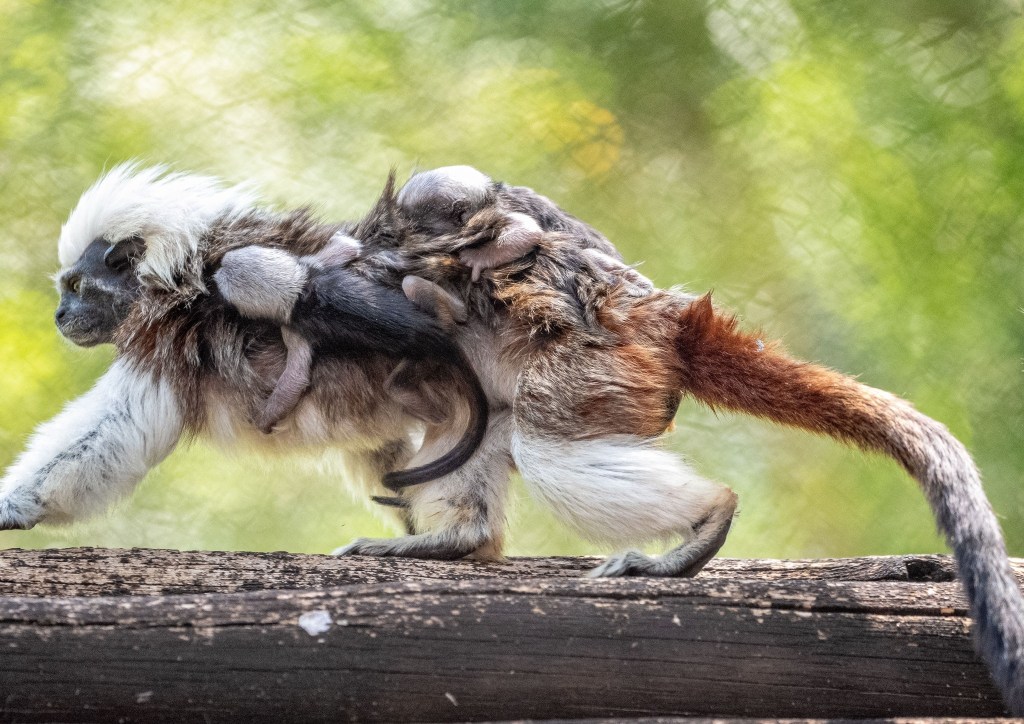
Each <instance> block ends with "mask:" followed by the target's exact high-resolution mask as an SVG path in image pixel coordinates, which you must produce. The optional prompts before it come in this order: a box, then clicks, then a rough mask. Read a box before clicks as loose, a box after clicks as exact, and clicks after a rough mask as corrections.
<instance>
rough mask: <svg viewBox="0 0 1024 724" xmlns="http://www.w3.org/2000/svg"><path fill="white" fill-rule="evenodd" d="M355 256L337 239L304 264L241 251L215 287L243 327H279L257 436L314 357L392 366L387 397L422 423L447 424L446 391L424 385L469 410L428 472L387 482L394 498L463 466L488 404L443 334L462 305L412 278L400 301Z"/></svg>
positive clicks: (351, 245)
mask: <svg viewBox="0 0 1024 724" xmlns="http://www.w3.org/2000/svg"><path fill="white" fill-rule="evenodd" d="M359 249H360V246H359V242H358V241H356V240H355V239H352V238H351V237H348V236H345V235H344V234H336V235H335V236H334V237H333V238H332V239H331V241H330V243H329V244H328V245H327V246H326V247H325V248H324V249H322V250H321V251H320V252H318V253H316V254H314V255H311V256H304V257H297V256H295V255H293V254H289V253H288V252H286V251H282V250H280V249H272V248H268V247H262V246H255V245H253V246H244V247H241V248H238V249H233V250H232V251H229V252H227V253H226V254H225V255H224V257H223V259H222V261H221V265H220V268H219V269H218V270H217V272H216V273H215V274H214V275H213V279H214V282H215V283H216V285H217V290H218V291H219V293H220V295H221V296H222V297H223V298H224V300H225V301H227V302H228V303H229V304H231V305H232V306H234V307H235V308H236V309H237V310H238V312H239V313H240V314H241V315H242V316H243V317H248V318H251V319H261V320H266V321H270V322H273V323H274V324H278V325H280V327H281V336H282V339H283V341H284V345H285V348H286V350H287V357H286V361H285V367H284V371H283V372H282V373H281V376H280V378H279V379H278V381H277V383H276V385H275V387H274V390H273V392H272V393H271V394H270V397H269V398H268V399H267V402H266V405H265V407H264V409H263V412H262V413H261V415H260V417H259V419H258V420H257V421H256V424H257V426H258V427H259V429H260V430H262V431H263V432H266V433H269V432H271V431H272V430H273V428H274V426H275V425H277V424H278V423H279V422H280V421H281V420H283V419H284V418H285V417H287V416H288V415H289V414H290V413H291V412H292V411H293V410H294V409H295V407H296V406H297V405H298V404H299V401H300V399H301V398H302V395H303V393H304V392H305V391H306V390H307V389H308V387H309V384H310V370H311V367H312V364H313V357H314V353H330V354H346V355H352V354H360V353H367V352H373V353H383V354H386V355H389V356H393V357H396V358H398V359H399V360H400V361H399V363H398V366H397V367H396V368H395V370H394V372H393V373H392V374H391V376H390V377H389V379H388V381H387V383H386V389H387V392H388V394H389V395H390V396H391V397H392V399H395V400H396V401H397V402H398V403H399V404H400V405H401V406H402V408H403V409H405V410H406V411H407V412H408V413H409V414H411V415H412V416H414V417H416V418H417V419H420V420H423V421H424V422H428V423H433V424H441V423H443V422H444V421H445V420H446V419H447V418H448V417H449V415H448V411H447V410H446V409H445V408H446V407H447V406H448V405H450V400H448V399H445V396H444V391H445V386H444V385H441V386H438V385H436V384H432V383H435V382H439V381H444V380H447V379H450V380H451V381H452V382H454V383H455V386H456V387H457V388H460V389H461V391H462V392H463V394H464V395H465V397H466V399H467V401H468V403H469V408H470V415H469V422H468V425H467V427H466V431H465V433H464V434H463V436H462V438H461V439H460V440H459V441H458V443H456V445H455V447H453V448H452V449H451V450H450V451H449V452H448V453H446V454H445V455H442V456H441V457H440V458H438V459H437V460H434V461H433V462H430V463H427V464H425V465H422V466H420V467H417V468H412V469H408V470H400V471H392V472H389V473H387V474H386V475H385V476H384V481H383V482H384V485H385V487H387V488H389V489H391V490H400V489H401V488H403V487H406V486H409V485H416V484H419V483H423V482H426V481H428V480H433V479H435V478H438V477H441V476H443V475H446V474H448V473H450V472H452V471H453V470H456V469H457V468H459V467H460V466H461V465H462V464H463V463H464V462H466V460H468V459H469V457H470V456H471V455H472V454H473V452H474V451H475V450H476V448H477V447H478V446H479V445H480V442H481V440H482V439H483V435H484V432H485V430H486V429H487V420H488V406H487V399H486V396H485V394H484V391H483V388H482V387H481V385H480V381H479V379H478V378H477V376H476V374H475V373H474V372H473V370H472V368H471V367H470V365H469V363H468V361H467V360H466V358H465V356H464V355H463V354H462V352H461V351H460V350H459V348H458V347H457V346H456V345H455V343H454V342H453V341H452V340H451V338H450V336H449V334H448V332H449V330H450V329H451V328H452V327H453V325H454V324H456V323H458V322H462V321H465V319H466V310H465V306H464V305H463V303H462V302H461V301H460V300H458V299H456V298H455V297H453V296H452V295H450V294H449V293H448V292H446V291H444V290H443V289H442V288H441V287H439V286H437V285H436V284H434V283H432V282H429V281H427V280H426V279H422V278H420V277H413V276H407V277H405V278H404V280H403V282H402V291H399V290H397V289H392V288H390V287H386V286H384V285H382V284H379V283H377V282H374V281H372V280H370V279H368V278H366V277H364V276H362V275H361V274H359V273H357V272H355V271H353V270H351V269H348V268H346V266H347V264H348V263H349V262H350V261H351V260H352V259H354V258H355V257H356V256H357V255H358V254H359ZM403 292H404V294H403ZM390 500H391V499H388V498H382V499H380V500H379V501H378V502H384V503H387V502H389V501H390Z"/></svg>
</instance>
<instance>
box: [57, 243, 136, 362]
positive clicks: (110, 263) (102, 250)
mask: <svg viewBox="0 0 1024 724" xmlns="http://www.w3.org/2000/svg"><path fill="white" fill-rule="evenodd" d="M144 249H145V242H144V241H143V240H142V239H139V238H135V239H128V240H125V241H122V242H119V243H118V244H115V245H113V246H111V244H110V243H109V242H107V241H105V240H103V239H97V240H96V241H94V242H92V243H91V244H90V245H89V246H88V247H86V250H85V252H84V253H83V254H82V256H81V257H80V258H79V260H78V261H77V262H76V263H75V265H74V266H72V267H71V268H70V269H67V270H65V271H63V272H61V274H60V277H59V278H58V286H59V288H60V304H59V305H58V307H57V313H56V315H55V317H54V319H55V320H56V322H57V329H59V330H60V333H61V334H63V335H64V336H65V337H67V338H68V339H69V340H71V341H72V342H74V343H75V344H77V345H79V346H80V347H93V346H95V345H97V344H108V343H110V342H113V341H114V330H115V329H117V327H118V325H119V324H121V322H123V321H124V320H125V318H126V317H127V316H128V312H129V311H130V310H131V307H132V303H133V302H134V301H135V300H136V299H137V298H138V296H139V289H140V287H141V285H140V283H139V280H138V277H137V276H136V273H135V264H136V262H137V261H138V259H139V258H140V257H141V255H142V251H143V250H144Z"/></svg>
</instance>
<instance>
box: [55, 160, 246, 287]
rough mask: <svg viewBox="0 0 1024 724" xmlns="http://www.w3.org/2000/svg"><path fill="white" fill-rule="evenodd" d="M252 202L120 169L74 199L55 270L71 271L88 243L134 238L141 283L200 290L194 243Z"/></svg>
mask: <svg viewBox="0 0 1024 724" xmlns="http://www.w3.org/2000/svg"><path fill="white" fill-rule="evenodd" d="M255 201H256V196H255V195H254V194H253V193H252V192H251V191H249V190H247V189H246V188H245V187H242V186H233V187H232V186H225V185H224V184H223V183H221V182H220V181H219V180H218V179H216V178H213V177H211V176H202V175H198V174H190V173H173V172H171V171H170V170H169V169H168V168H167V167H166V166H162V165H161V166H151V167H148V168H146V167H142V166H140V165H139V164H138V163H137V162H129V163H123V164H120V165H118V166H115V167H114V168H113V169H111V170H110V171H108V172H107V173H105V174H104V175H103V176H101V177H100V179H99V180H98V181H97V182H96V183H94V184H93V185H92V186H91V187H90V188H89V189H88V190H87V191H86V192H85V193H84V194H82V197H81V198H80V199H79V201H78V204H77V205H76V206H75V208H74V210H73V211H72V212H71V215H70V216H69V217H68V220H67V222H65V224H64V226H63V227H62V228H61V234H60V243H59V244H58V256H59V258H60V263H61V266H62V267H65V268H67V267H69V266H71V265H72V264H74V263H75V262H76V261H78V259H79V257H81V255H82V253H83V252H84V251H85V249H86V247H88V246H89V244H91V243H92V242H93V241H95V240H96V239H101V238H102V239H104V240H106V241H108V242H110V243H111V244H116V243H118V242H120V241H124V240H126V239H130V238H132V237H134V236H141V237H143V238H144V239H145V241H146V250H145V253H144V255H143V258H142V260H141V262H140V263H139V269H138V271H139V276H140V278H141V279H142V280H143V282H144V283H154V284H156V285H159V286H162V287H164V288H167V289H173V288H176V287H180V286H181V282H184V283H185V284H187V285H189V286H191V287H194V288H196V289H200V290H203V289H204V287H203V282H202V261H201V259H200V255H199V253H198V252H199V251H200V249H199V246H200V241H201V238H202V235H203V234H204V233H205V232H206V231H207V230H208V229H209V228H210V226H211V225H212V224H213V223H214V222H215V221H217V220H222V219H225V218H230V217H232V216H234V215H237V214H238V213H240V212H242V211H245V210H247V209H249V208H251V207H252V205H253V204H254V203H255Z"/></svg>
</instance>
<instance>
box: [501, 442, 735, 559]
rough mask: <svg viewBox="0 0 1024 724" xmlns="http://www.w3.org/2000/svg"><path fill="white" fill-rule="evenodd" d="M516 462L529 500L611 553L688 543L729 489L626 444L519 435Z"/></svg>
mask: <svg viewBox="0 0 1024 724" xmlns="http://www.w3.org/2000/svg"><path fill="white" fill-rule="evenodd" d="M512 457H513V458H514V459H515V461H516V466H517V467H518V468H519V473H520V474H521V475H522V478H523V481H524V482H525V483H526V485H527V487H528V488H529V490H530V492H531V493H532V494H533V495H534V496H535V497H536V498H537V499H538V500H539V501H540V502H541V503H543V504H544V505H546V506H548V507H549V508H550V509H551V510H552V512H553V513H554V514H555V517H557V518H558V519H559V520H560V521H562V522H563V523H565V524H566V525H567V526H568V527H569V528H571V529H572V530H574V531H575V532H577V533H579V534H580V535H581V536H583V537H584V538H587V539H588V540H592V541H595V542H601V543H609V544H612V545H627V544H638V543H649V542H652V541H655V540H667V539H670V538H673V537H676V536H682V537H683V538H684V539H689V538H690V537H691V535H692V534H693V528H694V526H695V525H696V524H697V523H700V522H701V521H702V520H704V519H706V518H707V515H708V513H709V511H711V510H714V509H715V508H717V507H718V506H719V504H720V502H721V500H722V498H723V496H729V495H731V494H730V493H729V492H728V489H727V488H725V487H724V486H722V485H720V484H718V483H715V482H712V481H710V480H707V479H705V478H702V477H701V476H699V475H697V474H696V473H695V472H694V471H693V470H691V469H690V467H689V466H688V465H686V463H684V462H683V461H682V460H680V459H679V458H678V457H677V456H676V455H674V454H672V453H670V452H668V451H666V450H662V449H660V448H658V447H656V446H655V445H653V444H650V443H647V442H645V441H642V440H637V439H636V438H630V437H626V436H622V437H614V438H602V439H599V440H564V439H555V438H551V437H542V436H538V435H531V434H529V433H525V432H523V431H522V430H517V432H516V435H515V436H514V437H513V439H512Z"/></svg>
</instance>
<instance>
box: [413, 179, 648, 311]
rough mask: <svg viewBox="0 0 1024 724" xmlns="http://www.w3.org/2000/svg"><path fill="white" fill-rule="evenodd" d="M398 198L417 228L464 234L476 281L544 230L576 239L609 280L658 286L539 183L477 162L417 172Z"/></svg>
mask: <svg viewBox="0 0 1024 724" xmlns="http://www.w3.org/2000/svg"><path fill="white" fill-rule="evenodd" d="M397 201H398V205H399V206H400V207H401V208H402V210H403V211H404V212H405V213H406V214H407V215H408V218H409V220H410V221H411V222H412V224H413V225H414V227H415V228H416V231H418V232H420V233H426V234H427V235H434V236H442V235H447V234H456V233H457V234H458V235H459V237H460V239H461V242H460V249H459V252H458V258H459V261H461V262H462V263H463V264H465V265H466V266H467V267H469V268H470V269H471V270H472V275H471V281H473V282H476V281H479V279H480V276H481V274H482V273H483V272H484V271H486V270H488V269H495V268H497V267H501V266H504V265H506V264H511V263H513V262H519V261H522V260H523V259H524V258H525V257H527V255H529V254H531V253H532V252H534V251H535V250H536V249H537V248H538V247H539V246H540V244H541V241H542V239H543V238H544V234H545V233H547V232H555V233H559V234H564V235H567V236H568V237H569V238H571V239H572V240H573V243H574V244H578V245H579V246H580V247H581V248H582V249H583V252H584V254H585V255H586V257H587V258H588V259H589V260H590V261H591V262H593V263H594V265H595V266H596V267H597V269H596V271H600V272H602V273H603V274H604V276H605V281H606V282H608V283H610V284H615V283H619V282H621V283H623V284H624V285H625V289H626V290H627V292H628V293H629V294H630V295H631V296H645V295H646V294H648V293H650V292H651V291H653V289H654V285H653V284H652V283H651V281H650V280H649V279H647V277H645V276H643V275H642V274H640V273H639V272H637V271H636V270H635V269H633V268H632V267H630V266H628V265H626V264H624V263H623V262H622V257H621V255H620V254H619V252H618V251H617V250H616V249H615V247H614V246H612V243H611V242H610V241H608V239H606V238H605V237H604V236H603V235H602V234H601V233H600V232H598V231H597V230H596V229H594V228H593V227H592V226H590V225H589V224H586V223H584V222H582V221H580V220H579V219H577V218H576V217H575V216H572V215H571V214H568V213H566V212H565V211H563V210H562V209H561V208H559V207H558V206H557V205H556V204H555V203H554V202H552V201H551V200H550V199H548V198H547V197H545V196H542V195H540V194H538V193H537V192H535V191H534V190H533V189H531V188H528V187H526V186H510V185H508V184H506V183H503V182H501V181H494V180H492V179H491V178H490V177H489V176H487V175H486V174H484V173H482V172H481V171H478V170H477V169H475V168H473V167H472V166H445V167H443V168H436V169H433V170H431V171H424V172H422V173H418V174H416V175H415V176H413V177H412V178H410V179H409V181H408V183H406V184H405V186H403V187H402V190H401V191H400V192H399V194H398V198H397Z"/></svg>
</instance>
